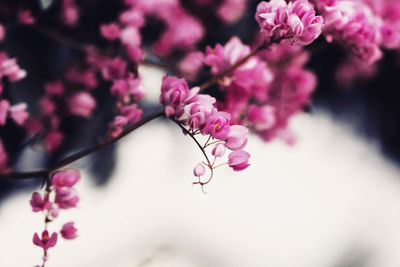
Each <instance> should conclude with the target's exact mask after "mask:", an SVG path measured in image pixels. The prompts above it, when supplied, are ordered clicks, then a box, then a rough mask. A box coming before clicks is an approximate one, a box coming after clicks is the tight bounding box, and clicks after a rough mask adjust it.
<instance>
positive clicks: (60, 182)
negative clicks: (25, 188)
mask: <svg viewBox="0 0 400 267" xmlns="http://www.w3.org/2000/svg"><path fill="white" fill-rule="evenodd" d="M79 179H80V173H79V172H78V171H76V170H74V169H65V170H62V171H56V172H55V173H53V174H52V175H51V177H50V181H51V185H49V186H48V187H47V188H46V191H45V192H44V194H43V195H41V194H40V193H38V192H34V193H33V194H32V198H31V200H30V204H31V207H32V211H33V212H45V224H46V227H45V230H44V231H43V232H42V233H41V236H39V234H38V233H35V234H34V236H33V243H34V244H35V245H36V246H39V247H41V248H42V249H43V251H44V256H43V262H46V261H47V251H48V249H49V248H52V247H54V246H55V245H56V243H57V239H58V234H57V232H53V233H52V234H51V235H50V234H49V231H48V230H47V224H48V223H50V222H52V221H53V220H54V219H55V218H57V217H58V215H59V212H60V210H66V209H71V208H75V207H76V205H77V204H78V202H79V197H78V195H77V192H76V189H75V188H74V185H75V184H76V183H77V182H78V180H79ZM59 232H60V234H61V236H62V237H63V238H64V239H74V238H76V237H77V234H76V232H77V229H76V228H75V226H74V223H73V222H68V223H65V224H64V225H63V227H62V228H61V229H60V231H59Z"/></svg>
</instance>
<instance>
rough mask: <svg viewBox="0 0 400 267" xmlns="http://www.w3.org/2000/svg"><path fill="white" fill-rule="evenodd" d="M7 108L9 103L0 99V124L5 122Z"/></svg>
mask: <svg viewBox="0 0 400 267" xmlns="http://www.w3.org/2000/svg"><path fill="white" fill-rule="evenodd" d="M9 108H10V103H9V102H8V101H7V100H5V99H2V100H0V125H5V124H6V121H7V114H8V109H9Z"/></svg>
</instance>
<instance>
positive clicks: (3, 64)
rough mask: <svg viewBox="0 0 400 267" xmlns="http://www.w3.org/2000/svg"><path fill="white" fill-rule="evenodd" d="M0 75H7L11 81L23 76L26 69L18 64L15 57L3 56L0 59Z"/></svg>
mask: <svg viewBox="0 0 400 267" xmlns="http://www.w3.org/2000/svg"><path fill="white" fill-rule="evenodd" d="M6 57H7V56H6ZM0 76H7V77H8V79H9V80H10V81H11V82H16V81H19V80H21V79H23V78H25V76H26V71H25V70H22V69H21V68H20V67H19V66H18V64H17V61H16V59H15V58H5V59H4V60H2V61H1V60H0Z"/></svg>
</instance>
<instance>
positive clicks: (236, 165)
mask: <svg viewBox="0 0 400 267" xmlns="http://www.w3.org/2000/svg"><path fill="white" fill-rule="evenodd" d="M249 158H250V154H249V153H247V152H246V151H243V150H236V151H233V152H231V153H230V154H229V156H228V163H229V167H231V168H233V170H234V171H241V170H244V169H246V168H247V167H248V166H250V164H249Z"/></svg>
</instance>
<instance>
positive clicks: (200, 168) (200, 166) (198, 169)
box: [193, 163, 206, 177]
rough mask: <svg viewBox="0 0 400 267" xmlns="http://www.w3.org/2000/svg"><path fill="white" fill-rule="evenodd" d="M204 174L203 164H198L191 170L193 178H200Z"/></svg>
mask: <svg viewBox="0 0 400 267" xmlns="http://www.w3.org/2000/svg"><path fill="white" fill-rule="evenodd" d="M205 173H206V168H204V166H203V164H201V163H199V164H197V165H196V167H195V168H194V170H193V174H194V176H197V177H200V176H202V175H204V174H205Z"/></svg>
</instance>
